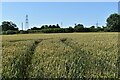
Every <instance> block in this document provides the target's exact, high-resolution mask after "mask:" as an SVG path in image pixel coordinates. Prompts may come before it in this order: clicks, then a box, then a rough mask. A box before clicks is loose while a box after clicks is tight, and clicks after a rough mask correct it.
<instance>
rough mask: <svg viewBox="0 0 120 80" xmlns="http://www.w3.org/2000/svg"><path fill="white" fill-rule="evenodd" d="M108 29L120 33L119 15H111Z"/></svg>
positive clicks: (108, 20)
mask: <svg viewBox="0 0 120 80" xmlns="http://www.w3.org/2000/svg"><path fill="white" fill-rule="evenodd" d="M106 21H107V29H109V30H110V31H120V15H119V14H117V13H114V14H111V15H110V16H109V17H108V18H107V20H106Z"/></svg>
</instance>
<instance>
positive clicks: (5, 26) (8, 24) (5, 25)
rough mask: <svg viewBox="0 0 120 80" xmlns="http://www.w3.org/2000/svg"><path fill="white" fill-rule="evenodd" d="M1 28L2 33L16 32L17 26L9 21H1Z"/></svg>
mask: <svg viewBox="0 0 120 80" xmlns="http://www.w3.org/2000/svg"><path fill="white" fill-rule="evenodd" d="M1 27H2V31H7V30H18V28H17V25H16V24H15V23H13V22H9V21H3V22H2V25H1Z"/></svg>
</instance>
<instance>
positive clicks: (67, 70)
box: [1, 32, 119, 78]
mask: <svg viewBox="0 0 120 80" xmlns="http://www.w3.org/2000/svg"><path fill="white" fill-rule="evenodd" d="M118 38H119V36H118V33H117V32H106V33H102V32H99V33H57V34H56V33H52V34H16V35H3V36H2V68H1V69H2V72H1V73H2V77H3V78H117V77H118V64H117V61H118V40H119V39H118Z"/></svg>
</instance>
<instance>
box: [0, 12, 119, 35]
mask: <svg viewBox="0 0 120 80" xmlns="http://www.w3.org/2000/svg"><path fill="white" fill-rule="evenodd" d="M106 22H107V25H106V26H102V27H95V26H94V25H93V26H91V27H89V28H86V27H84V25H83V24H75V25H74V26H70V27H68V28H61V26H59V24H56V25H42V26H41V27H40V28H38V27H33V28H31V29H28V30H19V28H18V27H17V25H16V24H15V23H13V22H9V21H3V22H2V25H0V28H1V30H2V31H1V34H19V33H20V34H24V33H71V32H100V31H101V32H119V31H120V15H119V14H117V13H114V14H111V15H110V16H109V17H108V18H107V19H106Z"/></svg>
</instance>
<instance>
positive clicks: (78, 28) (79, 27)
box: [74, 24, 84, 32]
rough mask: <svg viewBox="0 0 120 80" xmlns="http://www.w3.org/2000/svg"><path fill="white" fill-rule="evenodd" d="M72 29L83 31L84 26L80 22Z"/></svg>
mask: <svg viewBox="0 0 120 80" xmlns="http://www.w3.org/2000/svg"><path fill="white" fill-rule="evenodd" d="M74 31H75V32H83V31H84V26H83V25H82V24H78V25H75V27H74Z"/></svg>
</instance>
